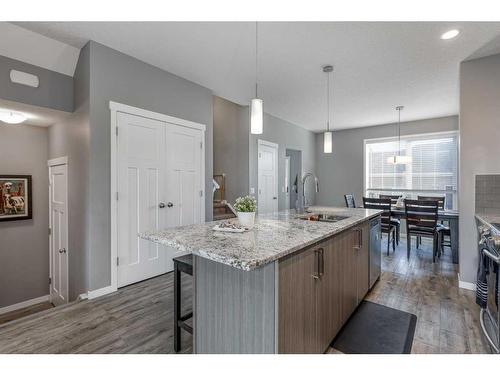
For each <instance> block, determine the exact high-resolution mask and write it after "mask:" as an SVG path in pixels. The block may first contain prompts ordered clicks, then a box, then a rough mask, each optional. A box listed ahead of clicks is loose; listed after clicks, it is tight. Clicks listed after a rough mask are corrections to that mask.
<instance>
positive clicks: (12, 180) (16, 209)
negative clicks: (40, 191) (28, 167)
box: [0, 175, 33, 222]
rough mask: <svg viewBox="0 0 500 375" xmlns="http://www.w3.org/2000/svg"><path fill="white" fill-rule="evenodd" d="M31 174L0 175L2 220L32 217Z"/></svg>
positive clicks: (0, 214)
mask: <svg viewBox="0 0 500 375" xmlns="http://www.w3.org/2000/svg"><path fill="white" fill-rule="evenodd" d="M32 206H33V201H32V199H31V176H23V175H20V176H18V175H0V222H1V221H11V220H29V219H31V218H32V215H33V212H32Z"/></svg>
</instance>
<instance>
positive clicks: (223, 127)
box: [213, 96, 250, 203]
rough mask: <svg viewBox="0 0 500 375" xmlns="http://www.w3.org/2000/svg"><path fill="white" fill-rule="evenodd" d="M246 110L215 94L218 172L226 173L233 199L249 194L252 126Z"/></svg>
mask: <svg viewBox="0 0 500 375" xmlns="http://www.w3.org/2000/svg"><path fill="white" fill-rule="evenodd" d="M242 111H244V108H243V107H242V106H240V105H238V104H236V103H233V102H230V101H228V100H225V99H223V98H219V97H218V96H214V147H213V149H214V174H222V173H225V174H226V186H225V198H226V200H227V201H228V202H230V203H234V201H235V199H236V198H238V197H240V196H243V195H247V194H248V146H249V143H248V139H249V133H250V129H249V121H248V119H246V121H244V119H242V115H241V112H242ZM245 113H246V112H245ZM242 120H243V121H242Z"/></svg>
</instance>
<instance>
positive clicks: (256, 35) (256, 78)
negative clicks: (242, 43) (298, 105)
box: [255, 21, 259, 98]
mask: <svg viewBox="0 0 500 375" xmlns="http://www.w3.org/2000/svg"><path fill="white" fill-rule="evenodd" d="M258 36H259V27H258V22H257V21H255V98H258V95H257V84H258V80H259V75H258V74H259V72H258V69H257V66H258V59H259V48H258V46H259V40H258Z"/></svg>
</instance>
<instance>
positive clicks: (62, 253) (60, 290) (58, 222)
mask: <svg viewBox="0 0 500 375" xmlns="http://www.w3.org/2000/svg"><path fill="white" fill-rule="evenodd" d="M67 176H68V165H67V164H60V165H50V161H49V199H50V201H49V205H50V218H49V219H50V236H49V241H50V300H51V302H52V303H53V304H54V305H56V306H57V305H62V304H64V303H67V302H68V178H67Z"/></svg>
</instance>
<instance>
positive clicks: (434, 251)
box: [432, 234, 437, 263]
mask: <svg viewBox="0 0 500 375" xmlns="http://www.w3.org/2000/svg"><path fill="white" fill-rule="evenodd" d="M436 252H437V241H436V234H434V238H433V239H432V263H435V262H436Z"/></svg>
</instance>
